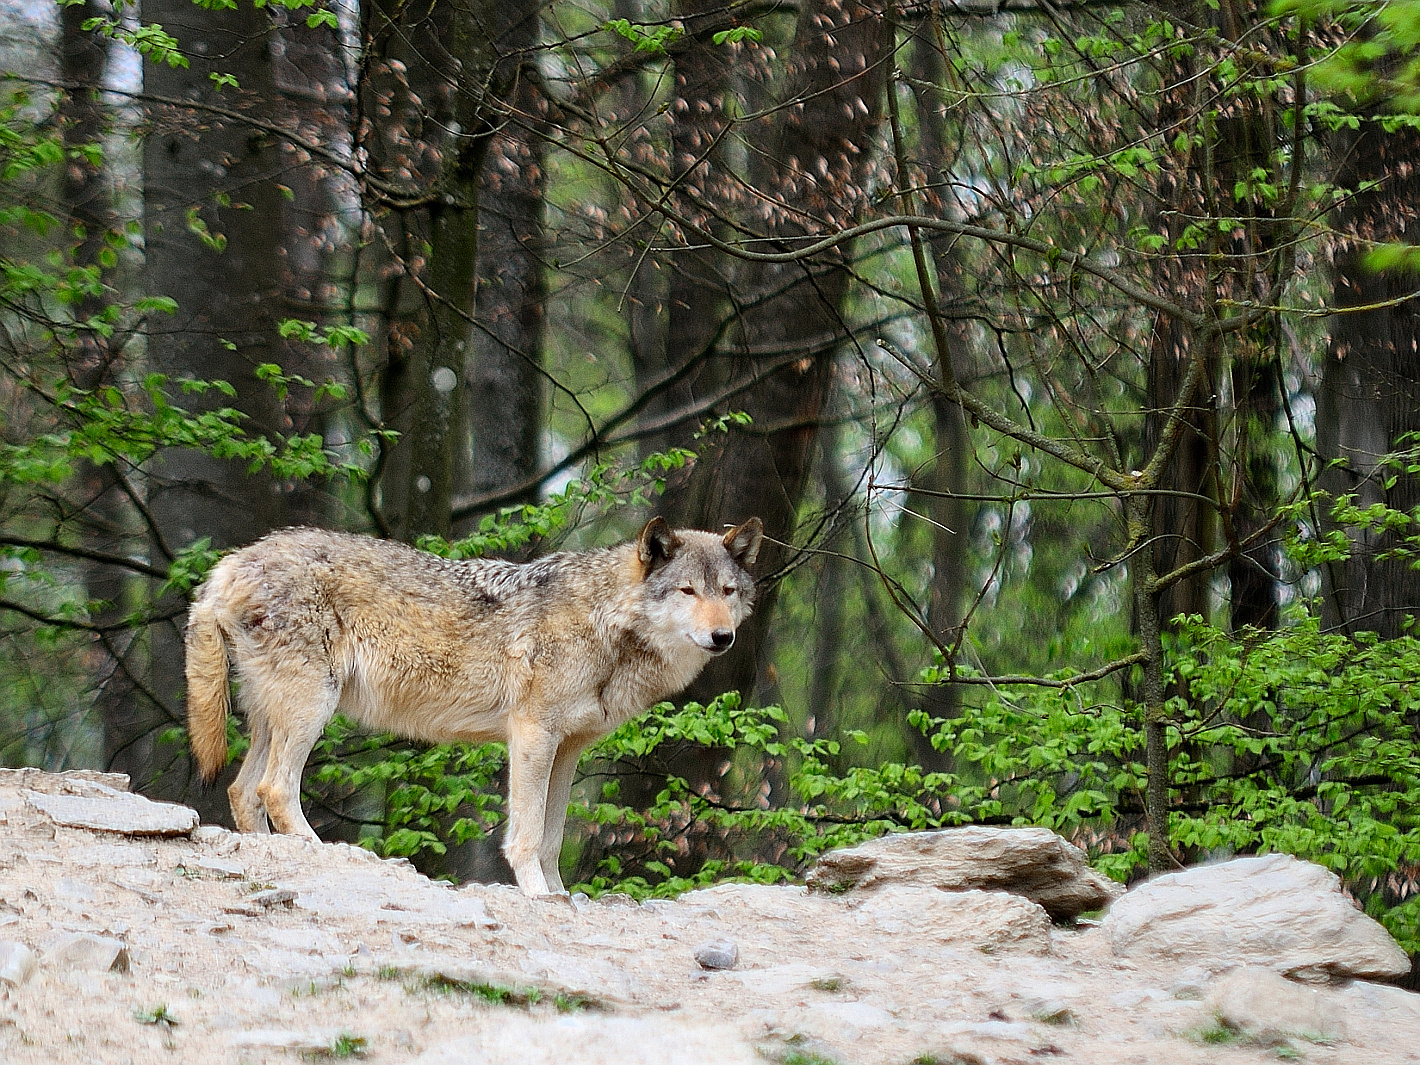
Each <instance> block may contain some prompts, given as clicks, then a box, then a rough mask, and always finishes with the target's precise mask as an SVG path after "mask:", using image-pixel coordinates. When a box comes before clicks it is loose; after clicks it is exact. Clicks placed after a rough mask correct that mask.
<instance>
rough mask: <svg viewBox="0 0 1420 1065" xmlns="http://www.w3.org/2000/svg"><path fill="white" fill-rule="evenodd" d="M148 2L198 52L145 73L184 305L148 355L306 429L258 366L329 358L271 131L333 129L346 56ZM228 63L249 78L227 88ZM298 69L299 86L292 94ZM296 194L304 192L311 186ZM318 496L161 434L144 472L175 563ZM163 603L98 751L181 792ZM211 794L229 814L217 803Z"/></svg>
mask: <svg viewBox="0 0 1420 1065" xmlns="http://www.w3.org/2000/svg"><path fill="white" fill-rule="evenodd" d="M143 17H144V19H145V20H146V21H148V22H151V23H157V24H159V25H161V26H163V27H164V29H165V30H166V31H167V32H168V33H170V34H172V35H173V36H174V37H176V38H177V40H178V41H179V45H180V47H181V49H182V50H183V53H184V55H185V56H186V57H187V59H188V65H187V66H185V67H184V66H178V65H169V64H166V63H152V64H149V65H147V67H146V68H145V71H144V75H145V82H144V87H145V90H146V92H147V93H148V94H149V98H150V100H157V101H168V102H155V103H153V104H152V105H151V108H150V114H149V125H148V129H147V132H146V137H145V139H144V144H143V167H144V204H143V208H144V248H145V252H146V266H145V271H144V279H143V280H144V286H145V288H146V290H147V291H148V292H149V293H151V294H153V295H156V296H167V297H171V298H172V299H173V300H174V301H175V302H176V304H177V308H178V309H177V312H176V314H175V315H174V316H173V317H171V318H170V319H167V320H159V321H155V322H154V323H153V324H152V326H151V328H150V329H149V333H148V359H149V363H150V365H151V367H152V368H153V369H155V370H157V371H160V372H162V373H164V374H166V375H168V376H169V377H170V378H171V379H172V380H173V381H174V382H177V381H182V380H186V379H198V380H204V381H226V382H229V383H230V385H231V386H232V388H233V389H234V390H235V395H234V396H233V397H228V396H226V395H223V394H221V393H219V392H208V393H206V394H205V395H201V396H193V397H189V400H190V402H189V405H190V406H193V407H195V408H196V409H208V410H211V409H215V408H217V407H220V406H229V405H230V406H235V407H237V408H238V409H240V410H241V411H242V412H243V413H244V414H245V415H246V417H247V419H248V420H247V425H248V426H249V429H250V431H252V432H255V433H261V434H263V435H266V436H268V437H271V438H273V439H276V438H284V437H288V436H290V435H292V434H293V433H297V432H306V431H309V430H310V429H311V428H313V426H312V425H311V424H309V419H310V417H311V407H310V405H309V404H308V403H306V402H305V399H306V394H305V393H303V392H301V391H300V390H296V391H293V392H292V393H290V394H289V395H288V396H287V397H285V398H283V397H282V395H281V393H280V392H279V391H278V390H277V389H276V388H274V387H273V386H272V384H271V383H269V382H268V381H265V380H263V379H262V378H261V377H260V376H259V374H258V368H259V367H262V366H264V365H270V364H277V365H281V366H283V368H284V369H285V370H286V371H287V372H295V373H300V374H303V375H305V376H308V377H311V378H313V379H314V378H320V377H323V376H325V374H324V373H323V371H324V370H326V369H327V368H328V367H326V366H325V365H324V364H323V363H314V364H312V363H310V362H308V361H306V360H305V359H304V358H303V352H302V350H301V349H300V348H299V347H295V346H293V345H291V344H288V343H287V342H286V341H285V339H284V338H283V337H282V335H281V331H280V323H281V321H282V320H284V319H286V318H287V317H291V316H293V315H294V316H297V317H299V316H300V314H299V312H300V311H304V310H309V308H310V305H311V291H312V287H313V286H314V285H315V284H316V281H315V279H312V278H310V277H302V276H300V274H299V273H298V272H297V270H293V269H292V266H291V264H292V263H293V262H295V263H297V264H299V263H300V262H301V261H303V260H302V256H303V255H304V249H303V248H301V247H298V246H296V245H297V244H298V243H300V244H303V243H304V242H305V241H306V240H308V239H309V237H310V232H309V224H310V223H309V218H305V219H303V221H304V222H305V223H306V224H305V225H304V226H302V225H296V224H293V218H292V214H291V205H292V204H293V202H294V195H293V193H292V191H291V184H290V182H291V180H292V179H291V176H290V175H291V174H292V172H293V171H299V169H300V168H301V167H302V166H303V165H305V163H306V162H307V160H306V159H305V158H303V157H302V155H301V153H300V151H299V149H297V148H296V147H295V146H294V145H293V144H292V142H291V141H290V140H289V139H286V138H284V137H282V136H280V135H277V134H276V133H274V132H273V131H272V129H273V127H276V128H277V129H279V130H285V131H289V132H291V133H297V132H299V131H301V127H302V126H303V124H304V125H305V126H306V127H308V128H309V127H314V129H315V131H316V136H317V137H318V138H329V139H331V140H334V139H336V138H335V137H333V136H332V130H338V129H339V128H341V127H342V126H343V125H344V122H343V120H342V119H341V117H340V115H339V109H340V107H341V106H342V105H343V96H342V90H341V88H340V86H339V85H338V84H334V83H333V82H334V79H335V76H336V72H335V71H334V70H333V69H332V67H330V66H326V65H323V63H322V62H319V60H322V59H327V60H328V57H332V56H334V55H335V54H336V49H335V45H334V37H333V35H332V34H331V32H330V31H329V30H328V29H325V28H317V29H309V28H307V27H306V26H305V25H304V24H300V23H298V24H295V25H281V24H280V22H279V21H277V20H274V19H273V15H272V13H271V12H269V11H267V10H264V9H259V8H256V7H253V6H251V5H248V4H242V5H234V6H233V7H231V8H228V9H224V10H216V9H204V8H202V7H198V6H196V5H194V4H192V3H191V2H190V0H146V2H145V4H144V7H143ZM312 38H314V40H312ZM297 49H299V50H300V54H304V55H305V56H306V57H308V58H314V59H315V60H318V62H316V64H315V67H314V69H307V70H305V71H300V68H299V66H297V65H296V64H294V63H293V61H292V60H291V59H288V58H287V57H288V56H290V55H292V53H293V52H295V51H296V50H297ZM212 75H216V76H217V78H216V79H214V78H213V77H212ZM223 75H230V76H232V77H234V78H235V80H236V82H237V84H238V86H239V88H233V87H231V86H230V85H229V86H227V87H226V88H223V87H222V76H223ZM283 81H284V83H285V84H284V85H283ZM293 81H294V82H295V83H296V85H297V86H298V88H299V91H298V92H296V93H291V92H288V91H286V90H287V88H288V87H290V86H291V85H292V84H293ZM248 118H250V119H252V120H253V121H250V122H249V121H247V119H248ZM304 206H305V207H306V208H307V209H309V208H310V207H311V206H312V205H311V203H310V200H309V198H307V199H306V201H305V203H304ZM303 230H304V232H303ZM293 252H295V253H296V254H294V255H293ZM278 264H280V265H278ZM298 419H299V421H298ZM321 496H322V492H321V488H320V486H319V485H317V484H315V483H312V482H311V481H309V480H297V479H277V478H275V477H273V476H271V475H269V474H267V473H264V472H256V473H253V472H249V471H248V470H246V469H245V468H243V467H242V466H239V465H236V464H234V463H232V462H231V461H228V460H225V459H223V458H220V457H218V456H216V455H214V454H211V453H210V452H207V451H204V450H200V449H196V448H181V449H179V448H170V449H167V450H165V451H164V452H162V453H161V454H160V455H159V456H157V457H156V458H155V460H154V461H153V463H152V465H151V468H150V469H149V470H148V482H147V497H146V499H145V500H144V505H145V506H144V513H145V515H146V518H147V522H148V533H149V535H150V538H151V544H152V548H151V551H152V557H153V558H154V559H155V560H159V561H160V562H161V563H164V564H165V563H166V562H168V561H171V560H172V559H173V558H174V557H175V556H176V554H177V553H178V552H179V551H182V550H183V549H185V548H188V547H190V546H192V545H193V544H194V543H195V542H196V541H198V540H199V539H210V541H211V544H212V546H213V547H218V548H222V547H230V546H235V545H239V544H244V543H247V542H249V541H251V540H253V539H256V538H257V537H259V536H261V535H262V534H264V533H266V532H268V531H270V530H271V529H274V528H278V527H280V526H283V525H288V524H292V523H294V522H309V521H312V520H315V519H316V518H317V517H318V516H319V514H320V513H321V510H322V507H323V503H322V500H321ZM159 614H160V616H164V617H165V618H166V620H164V621H160V622H159V623H158V624H157V626H156V627H155V628H154V630H153V632H152V635H151V643H150V653H151V672H150V673H149V677H150V683H149V685H148V686H147V695H148V698H144V699H138V700H135V702H134V703H133V704H132V705H131V708H130V712H129V714H128V715H127V716H126V718H124V719H122V720H115V721H112V722H110V723H109V725H108V728H107V732H108V736H107V740H106V749H107V752H108V757H109V761H110V764H111V765H113V767H114V768H119V769H124V770H127V771H128V772H129V773H130V775H132V776H133V777H134V780H135V783H136V784H139V785H141V786H144V787H149V788H156V789H157V790H160V791H162V792H163V793H165V794H178V793H181V792H182V791H184V790H185V789H186V788H187V786H188V780H187V773H186V771H185V770H183V768H182V767H183V764H184V759H183V758H182V757H181V754H180V751H179V749H178V748H176V747H162V748H161V749H160V747H159V744H158V742H157V733H158V731H159V730H161V729H162V728H165V727H168V726H169V725H171V724H175V723H178V722H180V721H181V720H182V704H181V695H182V688H183V679H182V659H183V654H182V634H181V620H182V606H181V604H180V602H178V601H177V599H176V597H169V600H168V605H167V606H166V607H164V606H162V605H160V607H159ZM159 778H162V780H161V782H159ZM211 805H212V807H213V810H214V811H219V810H221V812H222V814H223V815H225V811H224V810H222V807H223V806H224V803H222V802H220V801H219V800H214V801H212V803H211Z"/></svg>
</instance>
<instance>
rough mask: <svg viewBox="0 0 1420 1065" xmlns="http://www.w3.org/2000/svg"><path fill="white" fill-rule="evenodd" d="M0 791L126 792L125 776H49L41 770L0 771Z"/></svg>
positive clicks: (81, 772)
mask: <svg viewBox="0 0 1420 1065" xmlns="http://www.w3.org/2000/svg"><path fill="white" fill-rule="evenodd" d="M0 789H4V790H6V791H8V790H12V789H14V790H20V791H41V792H44V793H45V794H47V795H97V796H104V795H108V794H110V793H112V792H120V793H122V792H126V791H128V774H127V773H101V772H99V771H98V770H96V769H68V770H65V771H64V772H63V773H48V772H45V771H44V770H43V769H35V768H32V767H30V768H24V769H0Z"/></svg>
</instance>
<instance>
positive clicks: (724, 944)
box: [695, 939, 740, 969]
mask: <svg viewBox="0 0 1420 1065" xmlns="http://www.w3.org/2000/svg"><path fill="white" fill-rule="evenodd" d="M695 960H696V961H697V962H698V963H699V965H700V967H701V968H702V969H733V968H734V967H735V966H736V965H738V964H739V960H740V948H739V945H738V944H737V943H736V942H735V941H734V940H733V939H711V940H708V941H707V942H704V943H701V944H700V946H698V947H696V948H695Z"/></svg>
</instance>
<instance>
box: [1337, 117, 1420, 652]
mask: <svg viewBox="0 0 1420 1065" xmlns="http://www.w3.org/2000/svg"><path fill="white" fill-rule="evenodd" d="M1332 151H1333V154H1334V156H1335V158H1336V160H1337V164H1338V165H1337V178H1336V181H1337V184H1338V185H1339V186H1340V187H1341V188H1343V189H1345V190H1347V194H1346V198H1345V199H1344V200H1343V201H1342V206H1341V207H1340V208H1339V210H1338V211H1337V217H1336V223H1335V224H1336V228H1337V229H1338V230H1339V231H1340V232H1341V233H1342V234H1343V235H1344V243H1343V245H1342V247H1341V248H1340V250H1339V251H1338V252H1337V254H1336V255H1335V257H1334V259H1333V265H1332V277H1333V296H1332V303H1333V304H1334V306H1335V307H1336V308H1337V310H1338V312H1340V313H1338V314H1336V315H1335V316H1334V317H1332V319H1331V320H1330V327H1331V328H1330V332H1331V337H1330V344H1329V346H1328V349H1327V352H1326V362H1325V366H1324V368H1323V371H1322V379H1321V392H1320V394H1319V395H1318V397H1317V430H1316V436H1317V439H1316V443H1317V451H1318V453H1319V456H1320V458H1321V459H1322V460H1323V461H1324V462H1326V463H1327V465H1326V466H1324V467H1323V472H1322V473H1321V475H1320V478H1319V483H1320V485H1321V487H1322V488H1324V489H1326V490H1327V491H1328V492H1329V493H1330V494H1331V496H1332V498H1333V499H1335V498H1339V497H1341V496H1344V495H1353V496H1355V498H1356V503H1357V504H1358V505H1359V506H1362V507H1365V506H1368V505H1370V504H1373V503H1384V504H1386V505H1387V506H1389V507H1393V508H1395V509H1397V510H1400V511H1403V512H1405V513H1410V512H1411V511H1412V510H1414V508H1415V507H1416V506H1420V477H1417V476H1416V475H1415V474H1413V473H1411V472H1409V470H1408V469H1406V468H1405V466H1407V465H1408V463H1402V464H1400V465H1399V467H1397V466H1396V465H1394V464H1391V463H1387V462H1386V461H1385V459H1386V456H1387V455H1390V454H1392V453H1393V452H1395V451H1396V450H1397V449H1398V448H1406V447H1412V446H1413V444H1412V443H1410V442H1408V441H1407V439H1406V437H1407V434H1412V433H1415V432H1417V431H1420V357H1417V351H1420V300H1417V299H1414V298H1410V297H1411V294H1412V293H1413V292H1414V288H1415V286H1414V278H1413V277H1412V276H1409V275H1406V274H1404V273H1399V272H1392V273H1377V272H1376V271H1375V270H1374V269H1371V268H1370V267H1369V266H1368V265H1367V264H1366V261H1365V260H1366V251H1367V249H1368V247H1369V246H1370V243H1371V242H1373V241H1374V242H1380V243H1386V242H1403V243H1412V244H1413V243H1415V242H1416V241H1417V239H1420V237H1417V233H1418V232H1420V231H1417V226H1416V221H1417V214H1416V211H1417V204H1420V134H1417V133H1416V131H1415V130H1413V129H1410V128H1408V127H1404V126H1402V127H1401V128H1399V129H1397V130H1395V131H1393V132H1388V131H1387V130H1386V129H1385V128H1384V127H1383V126H1382V124H1381V122H1380V121H1379V120H1378V119H1368V120H1367V121H1365V122H1364V123H1363V124H1362V125H1361V127H1360V128H1359V129H1358V130H1356V131H1354V132H1342V133H1338V134H1336V135H1334V137H1333V140H1332ZM1346 532H1347V535H1348V536H1349V537H1350V539H1351V546H1352V554H1351V557H1350V558H1349V559H1348V560H1347V561H1346V562H1344V563H1340V564H1337V565H1334V566H1332V567H1329V568H1328V569H1327V570H1326V571H1325V578H1326V583H1327V585H1328V587H1327V589H1326V594H1325V595H1324V599H1323V604H1324V607H1325V613H1324V615H1323V616H1324V618H1325V619H1326V621H1327V623H1328V624H1330V625H1334V626H1339V627H1341V628H1342V629H1343V630H1345V631H1348V632H1351V631H1357V630H1361V631H1367V632H1376V633H1380V634H1381V635H1382V636H1387V637H1391V636H1397V635H1399V634H1400V633H1401V632H1403V631H1404V626H1405V619H1406V618H1407V617H1408V616H1414V615H1416V614H1420V571H1417V570H1415V569H1414V568H1413V567H1412V566H1411V565H1410V564H1409V563H1408V562H1407V561H1405V560H1404V559H1403V558H1399V557H1392V558H1385V557H1383V556H1384V554H1385V552H1387V551H1388V550H1391V549H1393V548H1395V547H1396V546H1397V544H1398V536H1397V534H1396V533H1395V532H1394V531H1391V530H1387V529H1384V528H1375V527H1367V526H1360V525H1352V526H1349V527H1348V528H1347V530H1346Z"/></svg>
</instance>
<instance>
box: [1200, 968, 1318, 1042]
mask: <svg viewBox="0 0 1420 1065" xmlns="http://www.w3.org/2000/svg"><path fill="white" fill-rule="evenodd" d="M1204 1006H1205V1007H1206V1008H1207V1009H1208V1010H1209V1011H1210V1012H1211V1013H1212V1014H1213V1016H1214V1017H1216V1018H1217V1019H1218V1021H1219V1023H1221V1024H1223V1025H1225V1026H1226V1027H1228V1028H1231V1029H1233V1030H1234V1031H1236V1032H1241V1033H1242V1034H1243V1035H1245V1036H1247V1037H1248V1038H1249V1039H1251V1040H1253V1041H1255V1042H1258V1043H1280V1042H1282V1041H1284V1040H1286V1039H1291V1038H1301V1039H1307V1040H1313V1041H1324V1042H1337V1041H1340V1040H1344V1039H1345V1038H1346V1018H1345V1010H1344V1008H1343V1006H1342V1004H1341V1002H1340V1001H1338V1000H1337V998H1336V994H1335V992H1333V991H1332V990H1331V989H1329V988H1317V987H1308V986H1306V985H1304V984H1299V983H1296V982H1295V981H1293V980H1288V979H1287V978H1286V977H1285V976H1279V975H1278V974H1277V973H1275V972H1273V971H1272V970H1271V969H1264V968H1262V967H1261V966H1257V965H1248V966H1244V967H1243V968H1241V969H1234V970H1233V971H1232V972H1230V973H1228V974H1226V975H1225V976H1221V977H1219V978H1218V979H1217V980H1216V981H1214V983H1213V986H1212V988H1211V989H1210V990H1209V992H1208V997H1207V998H1206V999H1205V1001H1204Z"/></svg>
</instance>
